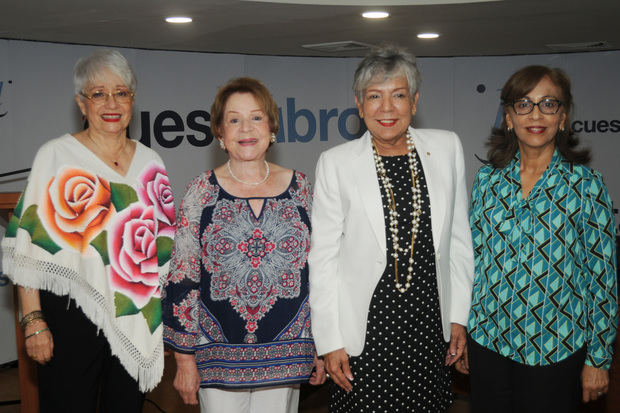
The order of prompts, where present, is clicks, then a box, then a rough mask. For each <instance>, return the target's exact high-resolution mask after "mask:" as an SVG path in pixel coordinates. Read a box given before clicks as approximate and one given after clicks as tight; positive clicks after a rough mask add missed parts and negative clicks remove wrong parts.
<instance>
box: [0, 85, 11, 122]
mask: <svg viewBox="0 0 620 413" xmlns="http://www.w3.org/2000/svg"><path fill="white" fill-rule="evenodd" d="M2 86H4V82H3V81H2V80H0V99H2ZM0 106H2V101H1V100H0ZM7 113H9V112H4V113H2V112H0V118H1V117H3V116H5V115H6V114H7Z"/></svg>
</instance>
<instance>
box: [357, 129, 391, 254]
mask: <svg viewBox="0 0 620 413" xmlns="http://www.w3.org/2000/svg"><path fill="white" fill-rule="evenodd" d="M359 143H360V145H359V146H358V148H357V151H356V152H357V153H356V154H355V155H356V157H355V159H354V160H353V163H352V169H351V173H353V174H354V175H355V181H356V183H357V190H358V192H359V195H360V199H361V200H362V208H363V209H364V211H365V213H366V216H367V218H368V221H369V223H370V226H371V227H372V230H373V232H374V233H375V237H377V241H378V242H379V246H380V247H381V250H382V251H385V249H386V244H385V224H384V222H383V204H382V203H381V192H380V191H381V190H380V188H379V180H378V178H377V171H376V169H375V161H374V156H373V153H372V145H371V143H370V133H369V132H366V133H365V134H364V135H363V136H362V137H361V138H360V139H359ZM360 241H361V242H362V243H363V240H360Z"/></svg>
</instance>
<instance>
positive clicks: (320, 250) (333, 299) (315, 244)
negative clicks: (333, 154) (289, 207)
mask: <svg viewBox="0 0 620 413" xmlns="http://www.w3.org/2000/svg"><path fill="white" fill-rule="evenodd" d="M339 186H340V185H339V182H338V179H337V173H336V165H335V162H334V161H333V160H330V159H327V157H326V154H322V155H321V157H320V158H319V161H318V163H317V168H316V182H315V185H314V201H313V206H312V247H311V250H310V255H309V257H308V263H309V269H310V311H311V320H312V335H313V336H314V342H315V345H316V351H317V354H319V355H322V354H326V353H329V352H331V351H334V350H338V349H340V348H343V347H344V340H343V339H342V335H341V332H340V321H339V318H340V317H339V311H338V309H339V304H338V288H339V281H338V255H339V251H340V247H341V240H342V234H343V225H344V214H343V211H342V202H341V199H340V188H339Z"/></svg>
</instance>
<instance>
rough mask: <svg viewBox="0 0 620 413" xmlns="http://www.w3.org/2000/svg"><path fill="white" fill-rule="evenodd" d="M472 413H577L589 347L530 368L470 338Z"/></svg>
mask: <svg viewBox="0 0 620 413" xmlns="http://www.w3.org/2000/svg"><path fill="white" fill-rule="evenodd" d="M467 347H468V355H469V377H470V384H471V411H472V413H487V412H488V413H491V412H493V413H497V412H502V413H511V412H512V413H550V412H562V413H571V412H576V411H577V408H578V406H579V400H580V398H581V386H580V377H581V370H582V369H583V364H584V362H585V357H586V349H585V346H584V347H583V348H581V349H580V350H578V351H577V352H576V353H574V354H572V355H571V356H569V357H568V358H566V359H564V360H562V361H560V362H559V363H554V364H551V365H547V366H528V365H525V364H521V363H517V362H515V361H513V360H511V359H509V358H507V357H504V356H501V355H499V354H498V353H496V352H495V351H493V350H489V349H487V348H486V347H484V346H481V345H480V344H478V343H476V342H475V341H474V340H472V339H471V337H469V336H468V340H467Z"/></svg>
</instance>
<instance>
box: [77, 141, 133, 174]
mask: <svg viewBox="0 0 620 413" xmlns="http://www.w3.org/2000/svg"><path fill="white" fill-rule="evenodd" d="M69 136H71V138H73V139H75V141H76V142H77V143H78V144H79V145H80V147H81V148H82V149H84V150H85V151H86V152H88V153H89V154H90V156H91V157H93V158H95V159H96V160H97V162H99V163H100V164H102V165H103V166H105V167H106V168H107V169H108V170H109V171H111V172H112V173H114V174H115V175H116V176H120V177H121V178H122V179H123V180H125V179H127V177H128V176H130V175H131V172H132V170H133V168H134V163H135V162H134V161H135V159H136V156H137V155H138V151H139V150H140V145H138V142H136V150H135V151H134V152H133V155H132V156H131V160H130V161H129V168H127V172H126V173H125V175H123V174H121V173H119V172H118V171H116V170H115V169H114V168H112V167H111V166H110V165H108V164H107V163H106V162H105V161H104V160H103V159H101V158H100V157H99V156H97V154H96V153H95V152H93V151H91V150H90V148H89V147H88V146H86V145H84V144H83V143H82V142H81V141H80V140H79V139H78V138H76V137H75V136H74V135H71V134H70V135H69ZM127 139H129V138H127Z"/></svg>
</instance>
